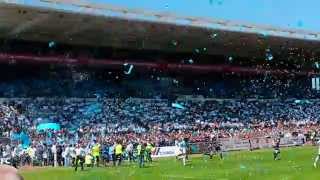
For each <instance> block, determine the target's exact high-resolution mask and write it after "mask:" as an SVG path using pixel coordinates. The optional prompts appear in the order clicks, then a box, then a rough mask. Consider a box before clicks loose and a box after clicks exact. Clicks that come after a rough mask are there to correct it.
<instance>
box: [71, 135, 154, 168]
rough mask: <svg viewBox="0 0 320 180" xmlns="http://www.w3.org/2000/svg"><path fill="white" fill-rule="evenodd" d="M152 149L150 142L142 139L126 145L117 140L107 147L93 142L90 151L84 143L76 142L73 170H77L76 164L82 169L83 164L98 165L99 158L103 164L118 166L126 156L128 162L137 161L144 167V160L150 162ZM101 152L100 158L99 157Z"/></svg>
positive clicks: (88, 165)
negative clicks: (87, 151)
mask: <svg viewBox="0 0 320 180" xmlns="http://www.w3.org/2000/svg"><path fill="white" fill-rule="evenodd" d="M154 149H155V148H154V145H153V144H152V143H146V142H143V141H141V142H140V143H138V144H133V143H128V144H127V145H126V147H125V146H123V145H122V143H121V141H117V142H115V143H114V145H113V146H109V147H108V148H107V149H105V148H103V147H102V146H101V145H100V144H99V143H97V142H95V144H94V145H93V146H92V148H91V152H90V153H86V150H85V147H84V145H83V144H78V145H77V146H76V149H75V153H76V159H75V171H77V169H78V166H80V167H81V170H83V169H84V165H85V166H87V167H94V165H96V166H97V167H99V164H100V159H102V160H103V164H104V165H106V164H107V163H109V162H112V164H113V165H114V166H120V165H121V162H122V160H123V159H124V158H126V159H128V160H129V162H138V164H139V167H144V166H145V161H147V162H152V157H151V154H152V152H153V151H154ZM101 154H102V158H101V157H100V156H101Z"/></svg>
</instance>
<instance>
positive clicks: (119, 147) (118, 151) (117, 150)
mask: <svg viewBox="0 0 320 180" xmlns="http://www.w3.org/2000/svg"><path fill="white" fill-rule="evenodd" d="M122 148H123V147H122V145H121V144H120V143H118V144H117V145H116V147H115V154H116V160H117V163H116V165H117V166H119V165H120V164H121V159H122V152H123V149H122Z"/></svg>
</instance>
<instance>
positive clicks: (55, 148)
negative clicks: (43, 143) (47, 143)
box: [51, 144, 58, 167]
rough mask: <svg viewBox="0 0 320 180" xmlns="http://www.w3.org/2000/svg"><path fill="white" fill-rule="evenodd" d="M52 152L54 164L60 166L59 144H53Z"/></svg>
mask: <svg viewBox="0 0 320 180" xmlns="http://www.w3.org/2000/svg"><path fill="white" fill-rule="evenodd" d="M51 152H52V154H53V164H54V167H57V166H58V160H57V146H56V145H55V144H54V145H52V147H51Z"/></svg>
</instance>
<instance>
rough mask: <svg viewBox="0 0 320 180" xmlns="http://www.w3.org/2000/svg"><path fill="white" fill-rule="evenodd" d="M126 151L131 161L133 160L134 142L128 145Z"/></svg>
mask: <svg viewBox="0 0 320 180" xmlns="http://www.w3.org/2000/svg"><path fill="white" fill-rule="evenodd" d="M126 152H127V153H128V157H129V161H130V162H131V161H133V144H132V143H131V142H130V143H129V144H128V145H127V147H126Z"/></svg>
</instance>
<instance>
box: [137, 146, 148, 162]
mask: <svg viewBox="0 0 320 180" xmlns="http://www.w3.org/2000/svg"><path fill="white" fill-rule="evenodd" d="M145 150H146V144H142V143H140V144H139V145H138V146H137V155H138V162H139V167H144V154H145Z"/></svg>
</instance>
